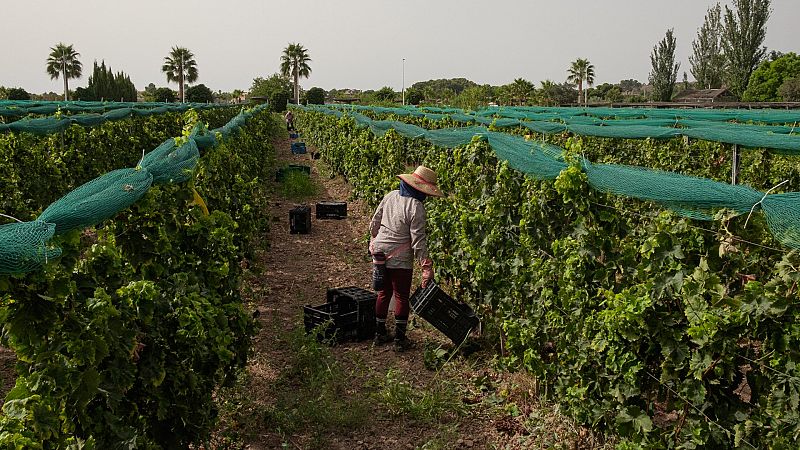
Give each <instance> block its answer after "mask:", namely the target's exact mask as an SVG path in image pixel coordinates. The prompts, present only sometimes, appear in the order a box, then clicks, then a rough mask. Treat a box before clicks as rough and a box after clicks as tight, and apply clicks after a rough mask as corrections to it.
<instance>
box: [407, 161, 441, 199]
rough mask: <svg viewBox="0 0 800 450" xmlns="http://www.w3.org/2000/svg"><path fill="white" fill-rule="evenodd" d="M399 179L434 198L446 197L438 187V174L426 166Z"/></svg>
mask: <svg viewBox="0 0 800 450" xmlns="http://www.w3.org/2000/svg"><path fill="white" fill-rule="evenodd" d="M397 177H398V178H400V179H401V180H403V181H405V182H406V183H408V184H409V185H411V187H413V188H414V189H416V190H418V191H420V192H422V193H424V194H426V195H430V196H432V197H444V194H443V193H442V191H441V190H440V189H439V186H437V185H436V172H434V171H432V170H431V169H428V168H427V167H425V166H419V167H417V170H415V171H414V173H404V174H402V175H398V176H397Z"/></svg>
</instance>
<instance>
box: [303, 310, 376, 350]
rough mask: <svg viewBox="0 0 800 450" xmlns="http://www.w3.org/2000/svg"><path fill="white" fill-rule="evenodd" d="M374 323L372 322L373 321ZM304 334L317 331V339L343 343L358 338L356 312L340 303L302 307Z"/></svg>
mask: <svg viewBox="0 0 800 450" xmlns="http://www.w3.org/2000/svg"><path fill="white" fill-rule="evenodd" d="M373 321H374V320H373ZM303 325H304V326H305V329H306V334H308V333H311V332H312V331H314V330H316V331H317V339H319V340H321V341H322V340H326V341H337V342H344V341H346V340H348V339H357V337H358V311H354V310H350V309H349V307H345V305H343V304H342V303H335V302H334V303H323V304H321V305H319V306H311V305H307V306H304V307H303Z"/></svg>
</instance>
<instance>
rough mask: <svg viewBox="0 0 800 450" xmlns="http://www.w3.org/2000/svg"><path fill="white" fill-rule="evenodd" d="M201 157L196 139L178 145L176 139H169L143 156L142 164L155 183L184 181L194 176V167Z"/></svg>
mask: <svg viewBox="0 0 800 450" xmlns="http://www.w3.org/2000/svg"><path fill="white" fill-rule="evenodd" d="M198 159H200V151H199V150H198V149H197V144H196V143H195V140H194V139H189V140H188V141H187V142H186V143H185V144H183V145H181V146H178V145H177V144H176V142H175V139H167V140H166V141H164V143H162V144H161V145H159V146H158V147H156V149H155V150H153V151H152V152H150V153H148V154H147V155H145V157H144V158H142V162H141V164H140V166H141V167H142V168H144V169H147V171H148V172H149V173H151V174H152V175H153V183H155V184H164V183H183V182H185V181H188V180H189V179H190V178H191V177H192V169H194V166H196V165H197V160H198Z"/></svg>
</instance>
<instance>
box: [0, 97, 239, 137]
mask: <svg viewBox="0 0 800 450" xmlns="http://www.w3.org/2000/svg"><path fill="white" fill-rule="evenodd" d="M159 105H161V106H158V107H154V108H150V109H145V108H132V107H121V108H113V109H111V110H110V111H108V112H105V113H103V114H77V115H74V116H69V115H66V116H62V117H39V118H30V119H28V118H26V119H20V120H17V121H15V122H11V123H5V124H0V132H3V131H16V132H25V133H32V134H36V135H46V134H52V133H59V132H61V131H64V130H65V129H66V128H67V127H69V126H70V125H72V124H77V125H81V126H84V127H88V126H94V125H100V124H102V123H104V122H107V121H116V120H122V119H126V118H128V117H134V116H135V117H145V116H152V115H158V114H164V113H167V112H183V111H187V110H189V109H191V108H192V107H191V106H190V105H191V104H185V105H176V106H163V104H159ZM201 106H202V107H200V108H197V107H195V109H208V108H210V107H219V106H216V105H213V106H212V105H201ZM225 106H229V105H225ZM48 108H49V107H48ZM0 115H3V114H2V111H0ZM237 126H238V125H237Z"/></svg>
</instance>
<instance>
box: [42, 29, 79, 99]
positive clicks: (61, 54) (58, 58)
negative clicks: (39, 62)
mask: <svg viewBox="0 0 800 450" xmlns="http://www.w3.org/2000/svg"><path fill="white" fill-rule="evenodd" d="M50 50H51V51H50V56H49V57H48V58H47V73H48V74H50V79H51V80H55V79H58V77H61V78H63V79H64V101H68V100H69V81H68V80H69V79H70V78H80V77H81V69H82V68H83V64H81V62H80V61H78V56H81V54H80V53H78V52H76V51H75V49H74V48H72V44H70V45H64V44H63V43H61V42H59V43H58V45H56V46H55V47H52V48H51V49H50Z"/></svg>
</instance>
